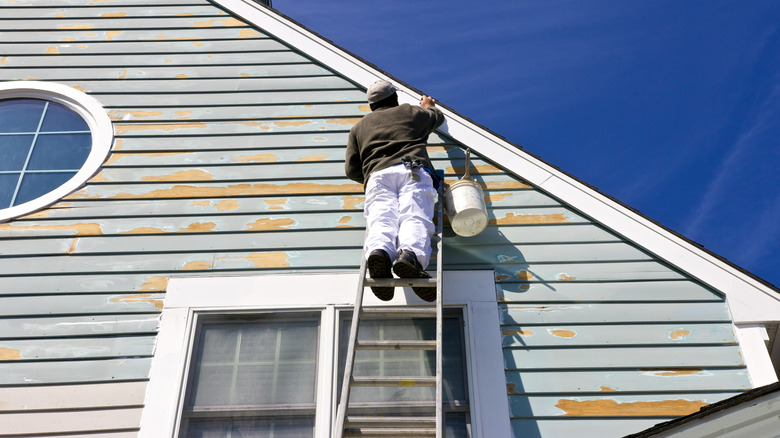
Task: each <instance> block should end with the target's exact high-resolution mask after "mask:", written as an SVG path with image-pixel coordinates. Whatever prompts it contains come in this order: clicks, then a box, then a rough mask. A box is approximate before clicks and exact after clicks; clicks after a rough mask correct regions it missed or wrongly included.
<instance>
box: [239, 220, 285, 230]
mask: <svg viewBox="0 0 780 438" xmlns="http://www.w3.org/2000/svg"><path fill="white" fill-rule="evenodd" d="M291 225H295V221H294V220H293V219H289V218H279V219H272V218H270V217H261V218H259V219H257V220H256V221H254V222H250V223H248V224H246V226H247V228H246V230H247V231H278V230H284V229H286V227H289V226H291Z"/></svg>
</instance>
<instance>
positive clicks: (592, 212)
mask: <svg viewBox="0 0 780 438" xmlns="http://www.w3.org/2000/svg"><path fill="white" fill-rule="evenodd" d="M214 2H215V3H217V4H219V5H220V6H222V7H224V8H226V9H227V10H229V11H231V12H232V13H234V14H236V15H237V16H239V17H241V18H242V19H244V20H246V21H248V22H250V23H253V24H255V25H257V26H258V27H260V28H261V29H263V31H265V32H267V33H269V34H272V35H274V36H276V37H277V38H280V39H281V40H282V41H284V42H285V43H287V44H289V45H291V46H293V47H295V48H296V49H298V50H300V51H301V52H303V53H305V54H307V55H308V56H310V57H312V58H314V59H316V60H317V61H318V62H321V63H322V64H324V65H326V66H328V67H330V68H331V69H333V70H335V71H338V72H339V73H341V74H342V75H344V76H345V77H347V78H349V79H350V80H352V81H354V82H356V83H358V84H360V85H362V86H363V87H366V88H367V87H368V86H369V85H370V84H371V83H372V82H374V81H376V80H377V79H388V80H394V78H391V77H389V76H388V75H387V74H385V73H383V72H381V71H379V70H377V69H375V68H373V67H371V66H370V65H367V64H366V63H365V62H363V61H361V60H360V59H357V58H355V57H354V55H351V54H350V53H348V52H346V51H344V50H342V49H340V48H339V47H337V46H335V45H334V44H332V43H330V42H328V41H325V40H323V39H322V38H321V37H320V36H318V35H316V34H314V33H313V32H311V31H309V30H307V29H305V28H302V27H301V26H299V25H297V24H295V23H293V22H291V21H288V20H286V19H284V17H282V16H281V15H279V14H277V13H275V12H272V11H270V10H269V9H267V8H265V7H263V6H260V5H257V4H255V3H253V2H251V1H249V0H214ZM396 86H397V87H398V88H399V91H400V95H399V100H401V101H402V102H411V103H413V102H415V101H417V100H419V98H420V95H419V94H418V93H417V92H415V91H414V90H411V89H409V88H408V87H405V86H404V85H403V84H399V83H396ZM442 112H444V115H445V116H446V119H447V121H446V122H445V124H444V125H443V126H442V127H441V128H439V129H440V130H441V131H442V132H444V133H446V134H447V135H449V136H450V137H452V138H454V139H456V140H458V141H459V142H461V143H463V144H465V145H468V146H469V147H470V148H471V149H473V150H474V151H476V152H477V153H479V154H480V155H483V156H485V157H487V158H489V159H490V160H491V161H494V162H496V163H501V165H502V166H504V167H506V168H508V169H510V170H511V171H512V172H513V173H514V174H516V175H518V176H520V177H521V178H523V179H525V180H526V181H528V182H530V183H531V184H533V185H535V186H537V187H539V188H541V189H543V190H545V191H547V192H548V193H550V194H552V195H553V196H555V197H557V198H559V199H561V200H562V201H564V202H566V203H567V204H569V205H571V206H572V207H574V208H575V209H577V210H580V211H582V212H584V213H585V214H586V215H588V216H590V217H591V218H593V219H594V220H595V221H597V222H600V223H601V224H603V225H604V226H606V227H608V228H610V229H612V230H614V231H615V232H617V233H619V234H620V235H622V236H624V237H625V238H626V239H628V240H630V241H632V242H634V243H636V244H637V245H639V246H641V247H642V248H644V249H646V250H647V251H649V252H651V253H653V254H654V255H656V256H658V257H660V258H661V259H663V260H665V261H667V262H669V263H670V264H672V265H674V266H675V267H677V268H679V269H682V270H683V271H685V272H686V273H687V274H689V275H691V276H693V277H695V278H697V279H699V280H701V281H703V282H705V283H707V284H709V285H710V286H712V287H713V288H714V289H716V290H719V291H721V292H723V293H725V294H726V296H727V299H728V302H729V307H730V309H731V312H732V316H733V318H734V322H735V323H755V322H769V321H780V293H778V292H777V291H776V290H775V289H773V288H772V287H770V286H767V285H766V284H763V283H761V282H760V281H758V280H756V279H755V278H752V277H751V276H750V275H747V274H745V273H744V272H741V271H740V270H739V269H736V268H735V267H733V266H731V265H730V264H728V263H726V262H724V261H722V260H720V259H718V258H717V257H715V256H713V255H711V254H709V253H707V252H706V251H703V250H701V249H700V248H697V247H696V246H695V245H692V244H691V243H689V242H687V241H685V240H684V239H681V238H680V237H678V236H676V235H675V234H674V233H671V232H669V231H667V230H665V229H664V228H663V227H660V226H658V225H657V224H655V223H653V222H652V221H650V220H648V219H646V218H644V217H642V216H641V215H639V214H637V213H635V212H633V211H631V210H630V209H628V208H626V207H625V206H623V205H621V204H619V203H618V202H615V201H613V200H612V199H610V198H609V197H607V196H604V195H603V194H601V193H599V192H598V191H596V190H594V189H592V188H590V187H588V186H586V185H585V184H583V183H581V182H579V181H577V180H576V179H574V178H572V177H570V176H569V175H567V174H566V173H564V172H562V171H560V170H558V169H556V168H554V167H552V166H550V165H549V164H547V163H545V162H544V161H542V160H540V159H538V158H536V157H534V156H532V155H530V154H528V153H526V152H524V151H523V150H522V149H520V148H518V147H517V146H516V145H513V144H511V143H509V142H508V141H506V140H504V139H502V138H500V137H498V136H496V135H494V134H492V133H490V132H488V131H487V130H485V129H484V128H482V127H480V126H478V125H476V124H475V123H473V122H471V121H469V120H467V119H465V118H464V117H462V116H460V115H458V114H456V113H454V112H452V111H450V110H448V109H447V108H442Z"/></svg>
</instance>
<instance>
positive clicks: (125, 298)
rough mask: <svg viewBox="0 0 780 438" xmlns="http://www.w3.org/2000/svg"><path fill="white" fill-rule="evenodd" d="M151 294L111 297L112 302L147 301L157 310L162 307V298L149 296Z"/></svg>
mask: <svg viewBox="0 0 780 438" xmlns="http://www.w3.org/2000/svg"><path fill="white" fill-rule="evenodd" d="M152 296H153V295H151V294H140V295H122V296H121V297H114V298H111V302H112V303H149V304H153V305H154V307H156V308H157V309H159V310H162V308H163V300H161V299H159V298H151V297H152Z"/></svg>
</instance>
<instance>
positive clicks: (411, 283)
mask: <svg viewBox="0 0 780 438" xmlns="http://www.w3.org/2000/svg"><path fill="white" fill-rule="evenodd" d="M363 286H364V287H372V286H373V287H376V286H379V287H391V286H392V287H415V286H431V287H436V278H435V277H434V278H366V280H365V281H364V282H363Z"/></svg>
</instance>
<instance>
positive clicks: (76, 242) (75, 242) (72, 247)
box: [68, 237, 79, 254]
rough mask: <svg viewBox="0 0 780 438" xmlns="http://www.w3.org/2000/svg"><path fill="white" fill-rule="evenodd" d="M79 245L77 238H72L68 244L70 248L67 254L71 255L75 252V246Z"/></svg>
mask: <svg viewBox="0 0 780 438" xmlns="http://www.w3.org/2000/svg"><path fill="white" fill-rule="evenodd" d="M78 243H79V238H78V237H74V238H73V241H72V242H71V243H70V248H69V249H68V254H73V253H75V252H76V245H77V244H78Z"/></svg>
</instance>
